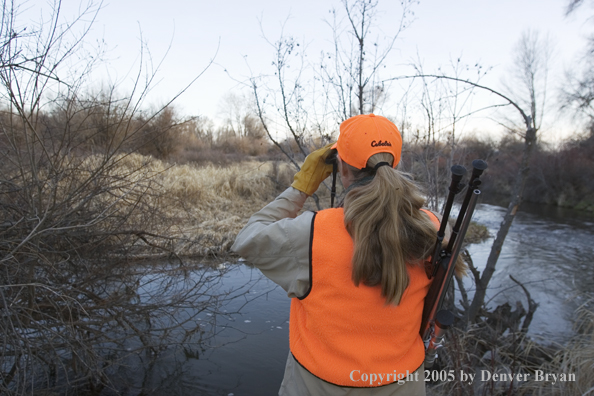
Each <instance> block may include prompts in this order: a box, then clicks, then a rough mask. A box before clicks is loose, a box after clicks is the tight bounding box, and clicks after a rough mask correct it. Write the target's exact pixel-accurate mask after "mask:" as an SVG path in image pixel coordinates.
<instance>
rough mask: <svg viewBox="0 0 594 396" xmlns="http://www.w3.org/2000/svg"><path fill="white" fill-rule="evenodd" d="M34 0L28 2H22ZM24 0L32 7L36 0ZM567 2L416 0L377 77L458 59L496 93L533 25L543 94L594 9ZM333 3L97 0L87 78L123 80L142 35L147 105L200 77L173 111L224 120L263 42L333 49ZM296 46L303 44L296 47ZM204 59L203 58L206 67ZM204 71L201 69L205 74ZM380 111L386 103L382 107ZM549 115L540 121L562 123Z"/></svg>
mask: <svg viewBox="0 0 594 396" xmlns="http://www.w3.org/2000/svg"><path fill="white" fill-rule="evenodd" d="M31 1H33V0H31ZM31 1H30V2H29V3H26V4H27V5H28V6H29V7H34V5H35V2H34V1H33V2H31ZM566 3H567V0H497V1H494V0H490V1H487V0H447V1H445V0H421V1H420V2H419V3H418V4H413V6H412V11H413V12H414V18H413V19H412V20H411V23H410V24H409V26H408V27H407V28H406V29H405V30H404V31H403V32H402V33H401V35H400V36H399V39H398V40H397V41H396V43H395V47H394V50H393V51H392V52H391V56H390V58H388V59H387V60H386V63H385V65H386V69H385V70H384V71H383V72H382V73H383V75H382V76H395V75H402V74H407V73H408V72H409V71H410V70H411V69H410V67H409V66H407V65H409V64H410V63H411V62H414V61H419V60H420V61H421V62H422V64H423V68H424V70H425V71H427V72H432V71H435V70H436V68H437V67H439V66H443V65H447V64H448V63H450V62H451V60H456V59H458V58H459V57H461V58H462V60H463V62H464V63H468V64H470V65H474V64H475V63H477V62H478V63H480V64H481V65H482V66H483V68H484V69H483V70H486V69H489V73H488V74H487V75H486V77H485V78H484V79H483V80H481V82H482V83H484V84H485V85H489V86H490V87H493V88H496V89H500V87H502V86H503V85H502V84H504V83H505V81H508V80H509V76H510V73H511V70H512V65H513V58H512V52H513V48H514V45H515V43H516V42H517V41H518V39H519V38H520V36H521V34H522V32H524V31H526V30H527V29H531V30H532V31H538V32H539V34H540V35H541V37H544V36H548V37H549V38H550V41H551V42H552V46H553V49H554V50H553V56H552V58H551V66H550V73H549V75H550V76H551V77H550V78H549V81H548V83H549V91H548V92H549V94H548V96H549V97H554V96H555V92H556V90H557V89H558V88H559V87H560V84H562V80H561V79H560V77H561V76H562V75H563V73H564V71H565V70H567V69H568V68H571V67H572V65H574V64H575V62H576V60H577V58H578V57H579V55H580V53H581V51H583V48H584V44H585V38H586V36H587V35H588V34H589V33H590V32H591V31H592V30H594V29H592V30H591V29H590V27H591V26H592V22H591V21H588V19H587V17H588V16H589V15H594V10H593V9H592V8H588V5H586V6H584V7H582V8H581V9H579V10H578V11H577V12H575V13H574V14H572V15H570V16H565V7H566ZM78 5H79V2H78V0H64V4H63V11H62V12H63V15H64V16H65V17H66V18H69V17H70V16H72V15H75V14H76V13H77V11H78ZM340 7H341V4H340V1H338V0H333V1H330V0H284V1H281V0H276V1H271V0H250V1H241V0H218V1H213V0H208V1H206V0H168V1H156V0H142V1H140V0H118V1H115V0H105V2H104V3H103V4H102V9H101V10H100V12H99V14H98V16H97V20H96V21H95V22H94V24H93V27H92V30H91V32H90V33H89V35H88V39H90V40H103V41H104V42H105V45H106V48H107V49H108V51H107V52H106V55H105V59H106V62H104V64H103V65H102V66H101V67H100V68H99V69H98V70H97V74H96V77H95V79H94V80H96V81H97V82H102V83H105V82H106V81H110V82H114V81H117V82H120V83H121V84H122V86H124V87H125V86H126V84H130V83H131V81H132V80H133V77H134V76H135V73H136V71H137V68H138V64H139V54H140V47H141V45H140V43H141V37H142V41H144V42H145V43H146V45H147V48H148V49H149V50H150V54H151V58H152V60H153V64H154V65H157V64H160V66H159V70H158V74H157V78H156V80H155V81H156V85H155V87H154V89H153V90H152V91H151V96H150V101H151V103H154V104H161V103H165V102H167V101H168V100H169V99H170V98H172V97H173V96H175V95H176V94H177V93H178V92H179V91H181V90H182V89H184V88H185V87H186V85H187V84H189V83H190V82H191V81H192V80H193V79H194V78H195V77H196V76H198V75H200V74H201V73H202V74H201V76H200V77H199V78H198V79H197V80H196V81H195V82H194V83H193V84H192V85H191V86H190V87H189V88H188V89H187V90H186V91H185V93H184V94H183V95H182V96H181V97H180V98H179V99H178V100H176V106H177V109H178V110H179V112H180V113H182V114H187V115H200V116H207V117H210V118H211V119H217V118H222V117H224V116H225V111H226V109H225V107H226V102H225V99H224V98H225V97H226V96H228V95H229V93H230V92H231V93H236V94H240V93H242V92H246V90H245V82H246V81H247V80H248V79H249V78H250V77H251V76H258V75H261V74H270V73H271V70H272V69H271V62H272V59H273V55H274V53H273V49H272V47H271V46H270V44H269V43H267V39H268V40H269V41H272V42H274V41H275V40H277V39H278V38H279V37H280V34H281V31H282V32H283V34H284V35H286V36H293V37H295V38H296V39H297V40H299V41H300V42H301V43H303V45H304V46H305V48H307V53H308V56H309V59H310V60H311V61H314V62H315V61H316V60H317V59H318V56H319V53H320V51H321V50H323V49H329V48H331V45H332V29H331V28H330V27H329V24H328V21H329V20H331V14H330V12H329V11H330V10H331V9H332V8H336V9H340ZM377 9H378V20H377V25H378V26H377V27H376V28H375V30H374V35H375V36H376V37H377V38H379V39H380V40H381V39H382V38H383V37H386V36H389V35H391V34H393V32H394V31H395V29H396V27H397V24H398V21H399V20H400V15H401V7H400V1H388V0H379V4H378V7H377ZM302 48H304V47H302ZM211 61H212V63H211ZM205 68H206V70H205ZM382 110H383V111H384V112H385V113H386V114H388V113H394V112H395V109H393V108H390V107H386V108H385V109H382ZM560 123H561V124H565V121H559V120H558V119H557V118H556V116H554V117H550V119H549V120H547V122H546V124H547V125H545V127H546V128H547V129H548V130H549V131H550V132H551V133H552V135H553V136H556V135H555V133H556V132H555V130H559V129H564V128H566V126H565V125H563V126H560V125H559V124H560Z"/></svg>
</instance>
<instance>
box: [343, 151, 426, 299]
mask: <svg viewBox="0 0 594 396" xmlns="http://www.w3.org/2000/svg"><path fill="white" fill-rule="evenodd" d="M393 160H394V158H393V156H392V155H391V154H388V153H379V154H375V155H373V156H372V157H371V158H369V160H368V161H367V166H368V167H371V168H373V167H374V166H375V165H377V164H378V163H380V162H388V163H390V164H391V163H392V162H393ZM343 165H346V166H348V167H349V170H350V171H351V172H352V173H353V177H354V179H355V185H354V186H353V187H352V189H351V190H350V191H348V192H347V195H346V197H345V199H344V222H345V225H346V228H347V230H348V232H349V234H350V235H351V237H352V238H353V242H354V252H353V261H352V263H353V272H352V279H353V282H354V283H355V285H357V286H359V283H360V282H363V283H364V284H365V285H367V286H377V285H381V291H382V296H383V297H385V298H386V304H396V305H398V304H399V303H400V300H401V299H402V295H403V294H404V291H405V289H406V288H407V286H408V284H409V277H408V272H407V270H406V266H407V265H418V266H423V265H424V262H425V261H426V260H427V259H428V258H429V256H430V255H431V253H432V250H433V247H434V244H435V239H436V227H435V226H434V225H433V223H432V222H431V220H430V219H429V216H428V215H427V214H426V213H424V212H422V211H421V210H420V209H421V207H422V206H423V204H424V203H425V198H424V197H423V196H422V195H421V192H420V190H419V188H418V187H417V185H416V184H415V183H414V182H413V181H412V180H411V179H409V178H408V176H407V175H405V174H404V173H402V172H400V171H397V170H395V169H392V168H391V167H390V166H381V167H379V168H378V169H377V171H376V172H375V177H373V179H372V180H371V181H370V182H369V183H367V184H363V185H357V180H361V179H362V178H364V177H366V176H369V175H370V174H369V173H368V172H367V171H364V170H359V169H356V168H353V167H352V166H350V165H348V164H346V163H343Z"/></svg>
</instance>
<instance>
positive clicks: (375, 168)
mask: <svg viewBox="0 0 594 396" xmlns="http://www.w3.org/2000/svg"><path fill="white" fill-rule="evenodd" d="M384 165H388V166H392V164H391V163H389V162H379V163H378V164H377V165H375V166H374V167H373V170H374V171H377V170H378V169H379V168H380V167H382V166H384Z"/></svg>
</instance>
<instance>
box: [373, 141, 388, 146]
mask: <svg viewBox="0 0 594 396" xmlns="http://www.w3.org/2000/svg"><path fill="white" fill-rule="evenodd" d="M379 146H389V147H392V143H390V142H388V141H387V140H386V141H385V142H382V141H381V140H380V141H379V142H376V141H375V140H374V141H373V142H371V147H379Z"/></svg>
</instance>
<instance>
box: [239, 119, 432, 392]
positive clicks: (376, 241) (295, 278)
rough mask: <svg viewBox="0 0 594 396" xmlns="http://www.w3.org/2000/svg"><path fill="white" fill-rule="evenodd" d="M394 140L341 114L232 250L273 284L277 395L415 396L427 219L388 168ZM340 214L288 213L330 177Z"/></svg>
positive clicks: (392, 129)
mask: <svg viewBox="0 0 594 396" xmlns="http://www.w3.org/2000/svg"><path fill="white" fill-rule="evenodd" d="M401 148H402V139H401V137H400V133H399V132H398V129H397V128H396V126H395V125H394V124H393V123H392V122H390V121H389V120H388V119H386V118H384V117H381V116H376V115H373V114H368V115H359V116H355V117H352V118H349V119H348V120H346V121H345V122H343V123H342V124H341V126H340V136H339V138H338V141H337V143H336V144H335V145H328V146H326V147H324V148H322V149H319V150H317V151H314V152H313V153H311V154H310V155H309V156H308V157H307V158H306V160H305V163H304V164H303V167H302V169H301V170H300V171H299V172H298V173H297V174H296V175H295V178H294V179H295V180H294V182H293V184H292V186H291V187H290V188H289V189H287V190H286V191H284V192H283V193H282V194H281V195H280V196H278V197H277V198H276V200H275V201H273V202H272V203H270V204H268V205H267V206H266V207H265V208H264V209H262V210H261V211H259V212H258V213H256V214H254V215H253V216H252V217H251V218H250V220H249V221H248V224H247V225H246V226H245V228H244V229H243V230H242V231H241V232H240V233H239V235H238V236H237V239H236V241H235V243H234V245H233V247H232V250H233V251H234V252H236V253H238V254H239V255H241V256H242V257H244V258H245V259H246V260H248V261H250V262H252V263H253V264H254V265H255V266H256V267H258V268H259V269H260V270H261V271H262V272H263V273H264V274H265V275H266V276H267V277H269V278H270V279H272V280H273V281H274V282H276V283H277V284H279V285H280V286H281V287H283V288H284V289H285V290H286V292H287V294H288V296H289V297H290V298H292V301H291V316H290V348H291V353H290V354H289V357H288V360H287V364H286V368H285V376H284V379H283V382H282V385H281V389H280V392H279V394H280V395H298V396H305V395H316V396H317V395H368V394H373V395H395V394H398V395H424V394H425V385H424V375H423V365H422V364H423V361H424V356H425V351H424V346H423V342H422V340H421V337H420V336H419V328H420V324H421V315H422V311H423V302H424V298H425V295H426V294H427V291H428V289H429V285H430V280H429V279H428V278H427V276H426V274H425V269H424V264H425V262H426V261H427V259H428V258H429V256H430V254H431V250H432V248H433V246H434V243H435V235H436V229H437V227H438V225H439V224H438V221H437V219H436V218H435V216H434V215H433V214H431V213H430V212H428V211H425V210H422V209H421V207H422V205H423V204H424V198H423V197H422V195H421V193H420V191H419V189H418V188H417V186H416V185H415V184H414V183H413V182H412V181H411V180H410V179H409V178H407V177H406V176H405V175H403V174H402V173H400V172H398V171H396V170H395V169H394V168H395V167H396V165H397V164H398V162H399V161H400V152H401ZM332 149H335V150H337V161H338V169H339V173H340V177H341V180H342V184H343V186H344V187H345V188H346V195H345V198H344V204H343V207H339V208H334V209H326V210H322V211H319V212H317V213H313V212H305V213H303V214H301V215H299V216H297V213H298V212H299V211H300V210H301V208H302V207H303V204H304V202H305V200H306V198H307V197H308V196H309V195H311V194H313V193H314V192H315V191H316V190H317V188H318V186H319V184H320V183H321V182H322V181H323V180H324V179H325V178H326V177H327V176H328V175H329V174H330V173H331V172H332V165H328V164H326V161H325V160H326V158H327V156H328V155H329V154H330V152H331V150H332Z"/></svg>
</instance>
